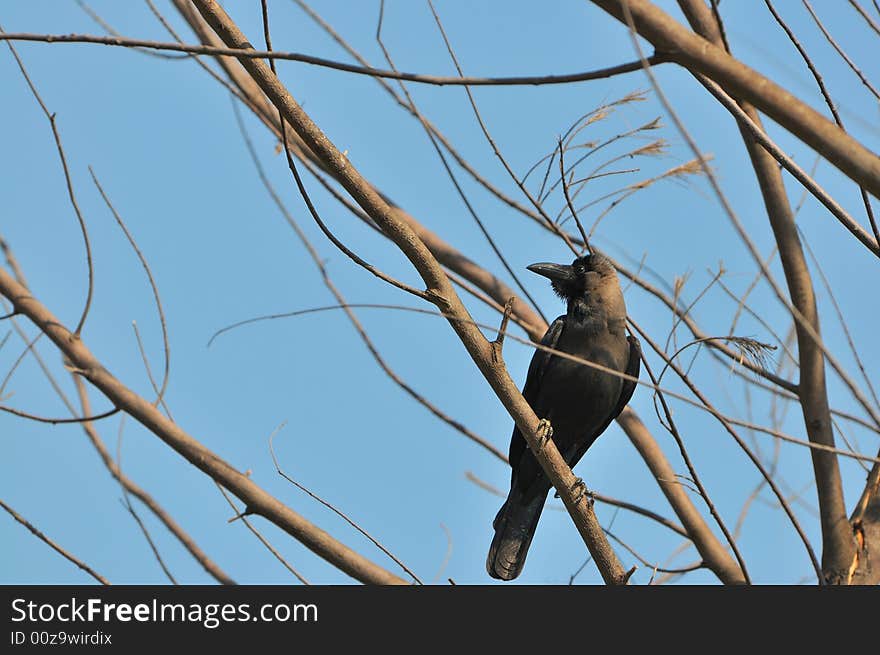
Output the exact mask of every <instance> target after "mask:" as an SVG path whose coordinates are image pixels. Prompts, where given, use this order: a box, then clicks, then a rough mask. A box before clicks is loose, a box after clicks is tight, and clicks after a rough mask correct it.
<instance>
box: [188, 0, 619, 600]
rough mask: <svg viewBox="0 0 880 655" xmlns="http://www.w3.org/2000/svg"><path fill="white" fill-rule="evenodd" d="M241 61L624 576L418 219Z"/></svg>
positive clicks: (211, 19) (604, 568) (216, 9)
mask: <svg viewBox="0 0 880 655" xmlns="http://www.w3.org/2000/svg"><path fill="white" fill-rule="evenodd" d="M193 4H194V5H195V6H196V8H197V9H198V10H199V12H200V13H201V14H202V17H203V18H204V19H205V20H206V21H207V23H208V24H209V25H210V26H211V28H212V29H213V30H214V31H215V32H216V33H217V34H218V35H219V36H220V38H221V39H222V40H223V41H224V43H226V45H227V46H228V47H230V48H242V49H252V46H251V44H250V43H249V42H248V40H247V39H246V38H245V36H244V34H243V33H242V32H241V30H239V29H238V27H237V26H236V25H235V23H234V22H233V21H232V20H231V19H230V18H229V16H228V15H227V14H226V12H225V11H224V10H223V8H222V7H221V6H220V5H219V4H218V3H217V2H214V1H212V0H194V1H193ZM240 61H241V64H242V66H244V68H245V70H247V72H248V73H249V74H250V76H251V77H252V78H253V79H254V81H255V82H256V83H257V84H258V85H259V86H260V88H261V89H262V90H263V92H264V93H265V94H266V96H267V97H268V98H269V100H270V101H271V102H272V104H273V105H274V106H275V107H276V108H277V109H278V111H280V112H281V114H282V116H283V117H284V120H285V121H286V122H288V123H289V124H290V126H291V127H292V128H293V130H294V131H295V132H296V133H297V134H298V135H299V137H300V138H301V139H302V140H303V142H304V143H305V144H306V145H307V146H308V148H309V149H310V150H311V151H312V152H313V153H314V154H315V155H316V156H317V157H318V158H319V159H320V160H321V162H322V163H323V165H324V167H325V168H326V169H327V170H328V171H329V172H330V173H331V174H332V175H333V177H334V178H335V179H336V180H337V181H339V183H340V184H341V185H342V186H343V188H345V190H346V191H347V192H348V193H349V195H351V197H352V198H353V199H354V200H355V201H356V202H357V203H358V205H360V207H361V208H362V209H363V210H364V211H365V212H366V213H367V214H368V215H369V216H370V218H371V219H373V221H374V222H375V223H376V224H377V225H378V226H379V227H380V228H381V229H382V231H383V232H384V233H385V234H386V235H387V236H388V237H389V238H390V239H391V240H392V241H393V242H394V243H395V244H396V245H397V246H398V248H399V249H400V250H401V252H403V254H404V255H405V256H406V257H407V259H409V261H410V262H411V263H412V265H413V266H414V267H415V269H416V270H417V271H418V273H419V275H420V276H421V278H422V280H423V281H424V282H425V285H426V287H427V294H428V296H429V297H430V299H431V301H432V302H433V303H434V304H435V305H436V306H437V307H438V308H439V309H440V310H441V311H442V312H443V313H444V315H445V316H447V317H449V323H450V325H451V326H452V328H453V330H454V331H455V332H456V334H457V335H458V336H459V339H460V340H461V342H462V344H463V345H464V347H465V349H466V350H467V351H468V354H469V355H470V356H471V358H472V359H473V361H474V363H475V364H476V365H477V368H479V370H480V372H481V373H482V374H483V376H484V377H485V378H486V380H487V382H488V383H489V385H490V386H491V387H492V389H493V391H494V392H495V394H496V395H497V396H498V398H499V400H501V402H502V404H503V405H504V407H505V408H506V409H507V411H508V413H509V414H510V415H511V416H512V417H513V419H514V421H515V422H516V424H517V426H518V427H519V429H520V431H521V432H522V433H523V435H524V436H525V438H526V441H527V442H528V444H529V447H530V448H531V449H532V450H533V452H535V454H536V457H537V459H538V461H539V462H540V463H541V466H542V467H543V468H544V470H545V471H546V473H547V475H548V477H549V478H550V480H551V482H553V485H554V486H555V487H556V489H557V491H558V492H559V495H560V497H561V498H562V500H563V502H564V503H565V505H566V508H567V509H568V511H569V513H570V514H571V516H572V519H573V520H574V523H575V525H576V526H577V528H578V531H579V532H580V533H581V536H582V537H583V539H584V542H585V543H586V545H587V547H588V549H589V550H590V552H591V554H592V555H593V558H594V560H595V561H596V564H597V567H598V568H599V571H600V572H601V574H602V577H603V579H604V580H605V581H606V582H607V583H609V584H625V582H626V580H627V575H626V572H625V571H624V570H623V566H622V565H621V564H620V561H619V560H618V559H617V556H616V555H615V554H614V551H613V550H612V548H611V546H610V545H609V544H608V540H607V539H606V538H605V535H604V533H603V532H602V529H601V527H600V526H599V522H598V520H597V519H596V516H595V514H594V513H593V510H592V507H591V505H590V503H589V502H588V501H587V500H586V499H585V498H584V497H583V494H577V493H576V485H575V481H576V478H575V476H574V474H573V473H572V472H571V469H570V468H569V466H568V465H567V464H566V463H565V461H564V460H563V459H562V457H561V455H560V454H559V451H558V450H557V449H556V447H555V446H554V445H553V444H552V442H550V443H548V444H546V445H543V447H542V444H541V442H540V439H539V436H538V417H537V416H535V413H534V412H533V411H532V408H531V407H530V406H529V404H528V403H527V402H526V401H525V399H524V398H523V397H522V394H521V393H520V391H519V389H518V388H517V386H516V385H515V384H514V382H513V380H512V379H511V378H510V375H508V373H507V368H506V367H505V366H504V364H503V362H502V361H497V360H496V358H493V349H492V345H491V344H490V343H489V341H487V340H486V338H485V337H484V336H483V334H482V332H480V330H479V328H477V327H476V326H475V325H474V322H473V320H472V319H471V317H470V314H469V313H468V311H467V309H466V308H465V307H464V305H463V304H462V302H461V299H460V298H459V297H458V294H457V293H456V292H455V289H454V288H453V287H452V284H451V283H450V281H449V278H448V277H447V276H446V274H445V273H444V272H443V268H442V267H441V265H440V263H439V262H438V261H437V259H436V258H435V257H434V256H433V254H432V253H431V251H430V250H429V249H428V248H427V246H426V245H425V244H424V242H423V241H422V240H421V239H420V238H419V236H418V235H417V234H416V232H415V231H414V230H413V229H412V227H411V226H410V225H409V224H407V223H406V222H405V221H403V220H401V218H400V217H399V215H398V213H397V212H396V211H395V210H394V209H393V208H392V207H391V206H390V205H389V204H388V202H387V201H386V200H385V199H384V198H383V197H382V196H381V195H380V194H379V193H378V192H377V191H376V190H375V189H374V188H373V187H372V186H371V185H370V184H369V183H368V182H367V181H366V180H365V179H364V178H363V177H362V176H361V174H360V173H359V172H358V171H357V169H356V168H355V167H354V166H352V165H351V163H350V162H349V161H348V158H347V157H346V156H345V155H344V154H343V153H342V152H340V151H339V150H338V149H337V148H336V147H335V146H334V145H333V143H332V142H331V141H330V140H329V139H328V138H327V137H326V135H324V133H323V132H322V131H321V130H320V128H318V126H317V125H315V123H314V122H312V120H311V118H310V117H309V116H308V115H307V114H306V113H305V112H304V111H303V109H302V107H300V105H299V104H298V103H297V102H296V101H295V100H294V99H293V97H292V96H291V95H290V93H288V91H287V89H285V88H284V86H283V85H282V84H281V82H280V81H279V80H278V78H277V77H276V76H275V75H274V74H273V73H272V71H271V69H270V68H269V66H268V65H267V64H266V63H265V62H263V61H261V60H258V59H250V58H242V59H241V60H240Z"/></svg>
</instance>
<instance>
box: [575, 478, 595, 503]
mask: <svg viewBox="0 0 880 655" xmlns="http://www.w3.org/2000/svg"><path fill="white" fill-rule="evenodd" d="M571 492H572V493H573V494H575V497H574V504H575V505H577V504H579V503H580V502H581V500H583V499H584V497H586V499H587V502H588V503H590V505H591V506H592V505H593V502H594V501H595V498H593V492H592V491H590V490H589V489H587V485H586V484H585V483H584V481H583V479H582V478H577V479H576V480H575V481H574V482H573V483H572V485H571Z"/></svg>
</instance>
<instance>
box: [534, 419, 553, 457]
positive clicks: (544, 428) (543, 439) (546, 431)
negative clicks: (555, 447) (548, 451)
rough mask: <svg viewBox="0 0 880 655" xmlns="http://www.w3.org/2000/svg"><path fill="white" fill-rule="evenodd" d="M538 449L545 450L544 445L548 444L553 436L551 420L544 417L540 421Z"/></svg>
mask: <svg viewBox="0 0 880 655" xmlns="http://www.w3.org/2000/svg"><path fill="white" fill-rule="evenodd" d="M537 435H538V449H539V450H543V449H544V446H546V445H547V442H548V441H550V439H552V438H553V426H552V425H550V421H548V420H547V419H545V418H542V419H541V420H540V421H539V422H538V429H537Z"/></svg>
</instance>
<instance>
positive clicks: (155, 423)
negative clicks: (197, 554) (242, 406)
mask: <svg viewBox="0 0 880 655" xmlns="http://www.w3.org/2000/svg"><path fill="white" fill-rule="evenodd" d="M0 294H2V295H4V296H5V297H6V298H7V300H9V302H11V303H12V306H13V307H14V308H15V310H16V312H18V313H19V314H22V315H24V316H27V317H28V318H29V319H30V320H31V321H32V322H33V323H34V325H36V326H37V327H38V328H39V329H40V330H41V331H42V332H43V333H44V334H45V335H46V336H48V337H49V338H50V339H51V340H52V341H53V343H55V345H56V346H57V347H58V349H59V350H61V352H62V353H64V355H65V356H66V357H67V358H68V359H69V360H70V364H71V368H73V369H75V370H77V371H78V372H79V373H80V375H82V376H83V377H85V378H86V379H87V380H88V381H89V382H91V383H92V384H93V385H94V386H96V387H97V388H98V389H100V391H101V392H102V393H103V394H104V395H105V396H107V398H109V399H110V400H111V401H112V402H113V403H114V404H115V405H116V406H117V407H119V408H120V409H122V410H124V411H125V412H126V413H127V414H129V415H130V416H131V417H132V418H134V419H135V420H137V421H138V422H140V423H141V424H142V425H143V426H144V427H146V428H147V429H148V430H150V431H151V432H152V433H153V434H155V435H156V436H158V437H159V438H160V439H162V440H163V441H164V442H165V443H166V444H168V445H169V446H171V447H172V448H173V449H174V450H176V451H177V452H178V453H180V454H181V455H182V456H183V457H184V458H185V459H186V460H187V461H189V462H190V463H191V464H192V465H194V466H195V467H196V468H198V469H200V470H201V471H203V472H204V473H206V474H207V475H209V476H210V477H211V478H213V479H214V480H216V481H217V482H218V483H220V484H221V485H223V486H224V487H225V488H227V489H228V490H229V491H231V492H232V493H234V494H235V495H236V496H237V497H238V498H239V499H241V500H242V501H243V502H244V503H245V505H246V506H247V512H248V513H249V514H257V515H260V516H263V517H265V518H266V519H268V520H269V521H271V522H272V523H274V524H275V525H277V526H278V527H279V528H281V529H282V530H284V531H285V532H287V533H288V534H290V535H291V536H292V537H294V538H295V539H297V540H299V541H300V542H302V543H303V544H304V545H305V546H306V547H308V548H309V549H311V550H312V551H313V552H315V553H317V554H318V555H320V556H321V557H323V558H324V559H326V560H327V561H328V562H330V563H331V564H333V565H334V566H336V567H338V568H339V569H341V570H342V571H345V572H346V573H348V574H349V575H351V576H352V577H354V578H356V579H357V580H360V581H362V582H368V583H375V584H406V580H403V579H402V578H400V577H398V576H396V575H394V574H393V573H391V572H390V571H386V570H385V569H383V568H382V567H380V566H378V565H377V564H374V563H373V562H371V561H370V560H368V559H367V558H365V557H363V556H362V555H360V554H358V553H357V552H355V551H353V550H352V549H350V548H349V547H348V546H346V545H344V544H342V543H340V542H339V541H337V540H336V539H334V538H333V537H331V536H330V535H329V534H327V533H326V532H324V531H323V530H321V529H320V528H318V527H317V526H315V525H313V524H312V523H310V522H309V521H307V520H306V519H304V518H303V517H302V516H300V515H299V514H297V513H296V512H294V511H293V510H292V509H290V508H289V507H287V506H286V505H284V504H283V503H281V501H279V500H277V499H276V498H274V497H273V496H271V495H270V494H268V493H266V492H265V491H263V489H261V488H260V487H259V486H258V485H256V484H255V483H254V482H252V481H251V480H250V478H248V477H247V476H246V475H244V474H243V473H240V472H239V471H236V470H235V469H234V468H233V467H232V466H230V465H229V464H227V463H226V462H225V461H223V460H222V459H220V457H218V456H217V455H216V454H214V453H213V452H212V451H211V450H209V449H208V448H206V447H205V446H204V445H202V444H201V443H200V442H199V441H197V440H196V439H194V438H193V437H191V436H190V435H189V434H187V433H186V432H185V431H184V430H183V429H182V428H180V426H178V425H177V424H176V423H174V422H172V421H171V420H170V419H168V418H166V417H165V416H164V415H163V414H162V413H161V412H160V411H159V410H158V409H157V408H156V407H154V406H153V404H152V403H151V402H150V401H148V400H147V399H145V398H143V397H141V396H139V395H137V394H136V393H135V392H134V391H132V390H131V389H129V388H128V387H126V386H125V385H124V384H123V383H122V382H121V381H120V380H118V379H117V378H116V377H114V376H113V374H111V373H110V372H109V371H108V370H107V369H106V368H104V366H103V365H102V364H101V362H100V361H98V360H97V359H96V358H95V356H94V355H93V354H92V352H91V351H90V350H89V349H88V347H86V345H85V343H83V341H82V340H81V339H80V338H79V337H78V336H76V335H75V334H73V333H72V332H71V331H70V330H68V329H67V328H66V327H65V326H64V325H63V324H62V323H61V322H60V321H59V320H58V319H57V318H56V317H55V316H54V315H53V314H52V313H51V312H50V311H49V310H48V309H47V308H46V307H45V306H44V305H43V304H42V303H40V302H39V301H38V300H37V299H36V298H34V297H33V296H31V294H30V293H29V292H28V290H27V289H25V288H24V287H23V286H22V285H21V284H19V283H18V282H17V281H16V280H15V279H14V278H13V277H12V276H11V275H9V273H7V272H6V271H5V270H3V269H0Z"/></svg>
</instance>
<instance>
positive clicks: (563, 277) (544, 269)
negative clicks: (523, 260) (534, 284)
mask: <svg viewBox="0 0 880 655" xmlns="http://www.w3.org/2000/svg"><path fill="white" fill-rule="evenodd" d="M526 268H528V269H529V270H530V271H531V272H532V273H537V274H538V275H543V276H544V277H546V278H549V279H551V280H553V281H554V282H571V281H573V280H574V269H573V268H572V267H571V266H570V265H568V264H548V263H541V264H532V265H531V266H527V267H526Z"/></svg>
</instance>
